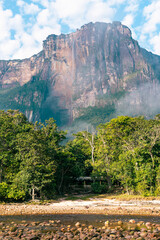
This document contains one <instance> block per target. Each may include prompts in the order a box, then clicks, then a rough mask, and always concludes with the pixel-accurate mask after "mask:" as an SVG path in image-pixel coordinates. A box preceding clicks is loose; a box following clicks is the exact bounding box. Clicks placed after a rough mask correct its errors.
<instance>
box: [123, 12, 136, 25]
mask: <svg viewBox="0 0 160 240" xmlns="http://www.w3.org/2000/svg"><path fill="white" fill-rule="evenodd" d="M133 22H134V16H133V15H132V14H127V15H126V16H125V17H124V19H123V20H122V23H123V24H124V25H126V26H128V27H129V28H131V27H132V24H133Z"/></svg>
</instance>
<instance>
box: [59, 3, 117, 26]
mask: <svg viewBox="0 0 160 240" xmlns="http://www.w3.org/2000/svg"><path fill="white" fill-rule="evenodd" d="M54 7H55V10H56V13H57V17H58V18H60V19H62V21H63V23H65V24H67V25H68V26H69V27H70V28H71V29H76V28H79V27H80V26H82V25H83V24H85V23H88V22H91V21H93V22H95V21H104V22H110V21H112V19H113V16H114V14H115V9H114V8H112V7H110V4H109V3H107V2H104V1H102V0H76V1H75V0H67V1H66V0H56V1H55V5H54Z"/></svg>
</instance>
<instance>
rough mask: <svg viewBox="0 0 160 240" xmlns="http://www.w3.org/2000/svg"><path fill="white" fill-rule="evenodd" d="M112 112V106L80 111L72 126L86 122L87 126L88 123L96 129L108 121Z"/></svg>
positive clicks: (113, 109)
mask: <svg viewBox="0 0 160 240" xmlns="http://www.w3.org/2000/svg"><path fill="white" fill-rule="evenodd" d="M114 111H115V106H114V104H108V105H105V106H104V107H97V106H95V107H88V108H85V109H82V110H81V116H80V117H78V118H76V119H75V121H74V125H76V124H77V125H78V123H79V122H85V123H86V122H87V123H88V124H89V123H90V124H92V125H93V126H95V127H96V126H97V125H99V124H100V123H104V122H106V121H108V120H110V119H111V116H112V115H113V113H114Z"/></svg>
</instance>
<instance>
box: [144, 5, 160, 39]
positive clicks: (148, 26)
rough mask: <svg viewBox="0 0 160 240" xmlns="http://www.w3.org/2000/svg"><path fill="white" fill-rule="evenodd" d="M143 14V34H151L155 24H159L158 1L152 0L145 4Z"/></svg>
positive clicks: (155, 26)
mask: <svg viewBox="0 0 160 240" xmlns="http://www.w3.org/2000/svg"><path fill="white" fill-rule="evenodd" d="M143 14H144V17H145V18H146V20H147V21H146V23H145V24H144V26H143V34H146V33H147V34H152V33H153V32H155V31H156V30H157V25H158V24H160V1H153V2H152V3H151V4H150V5H148V6H146V7H145V8H144V11H143Z"/></svg>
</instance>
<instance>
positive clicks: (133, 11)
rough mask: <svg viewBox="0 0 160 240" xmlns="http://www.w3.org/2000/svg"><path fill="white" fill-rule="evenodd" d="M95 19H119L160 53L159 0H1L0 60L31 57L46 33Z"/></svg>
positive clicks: (68, 29) (71, 28) (143, 43)
mask: <svg viewBox="0 0 160 240" xmlns="http://www.w3.org/2000/svg"><path fill="white" fill-rule="evenodd" d="M96 21H102V22H112V21H121V22H122V23H123V24H125V25H126V26H128V27H129V28H130V29H131V30H132V36H133V38H134V39H136V40H137V41H138V42H139V44H140V46H141V47H144V48H146V49H147V50H149V51H152V52H153V53H156V54H159V55H160V0H148V1H147V0H0V59H17V58H18V59H22V58H26V57H30V56H32V55H33V54H36V53H38V52H39V51H41V50H42V42H43V40H45V39H46V37H47V36H48V35H49V34H53V33H54V34H60V33H69V32H73V31H75V30H76V29H77V28H80V27H81V26H82V25H83V24H86V23H88V22H96Z"/></svg>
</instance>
